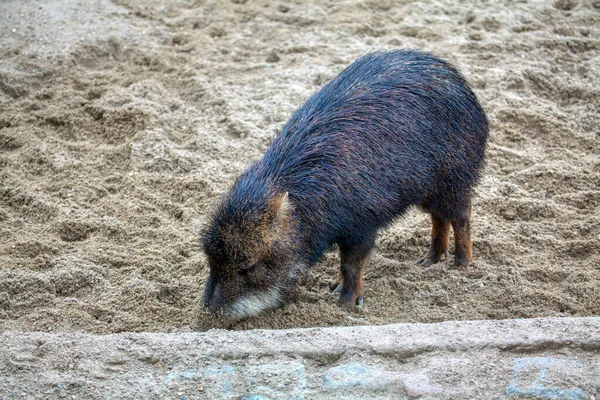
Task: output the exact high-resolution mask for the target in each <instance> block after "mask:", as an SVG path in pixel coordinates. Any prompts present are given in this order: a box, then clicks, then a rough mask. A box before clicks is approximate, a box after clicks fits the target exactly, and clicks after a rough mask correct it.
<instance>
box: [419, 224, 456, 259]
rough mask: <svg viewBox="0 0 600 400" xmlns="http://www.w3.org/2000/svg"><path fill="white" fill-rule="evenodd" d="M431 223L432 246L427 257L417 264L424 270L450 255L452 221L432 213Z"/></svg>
mask: <svg viewBox="0 0 600 400" xmlns="http://www.w3.org/2000/svg"><path fill="white" fill-rule="evenodd" d="M431 222H432V228H431V245H430V246H429V252H428V253H427V255H426V256H425V257H421V258H419V259H418V260H417V264H419V265H420V266H422V267H424V268H427V267H429V266H431V265H433V264H435V263H437V262H439V261H440V260H441V259H442V257H446V256H447V255H448V244H449V238H450V221H449V220H448V219H446V218H443V217H441V216H439V215H437V214H435V213H432V214H431Z"/></svg>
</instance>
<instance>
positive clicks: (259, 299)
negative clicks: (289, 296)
mask: <svg viewBox="0 0 600 400" xmlns="http://www.w3.org/2000/svg"><path fill="white" fill-rule="evenodd" d="M280 304H281V293H280V291H279V289H278V288H273V289H271V290H269V291H266V292H262V293H252V294H249V295H247V296H244V297H242V298H241V299H239V300H238V301H236V302H235V303H234V304H233V306H231V312H230V313H229V315H230V316H231V317H232V318H234V319H239V318H245V317H251V316H253V315H257V314H259V313H260V312H262V311H264V310H267V309H269V308H275V307H277V306H279V305H280Z"/></svg>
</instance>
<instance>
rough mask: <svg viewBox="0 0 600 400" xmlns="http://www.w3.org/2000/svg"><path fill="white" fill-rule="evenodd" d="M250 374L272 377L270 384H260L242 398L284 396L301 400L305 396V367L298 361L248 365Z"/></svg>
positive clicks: (251, 399) (262, 398) (249, 399)
mask: <svg viewBox="0 0 600 400" xmlns="http://www.w3.org/2000/svg"><path fill="white" fill-rule="evenodd" d="M248 369H249V370H250V375H252V376H255V377H258V379H259V380H260V377H261V376H262V377H263V378H264V377H270V378H272V381H273V384H272V386H267V385H260V386H257V387H255V388H254V390H253V391H252V393H251V394H249V395H247V396H246V397H244V398H243V399H247V400H264V399H272V398H277V399H280V398H285V399H290V400H302V399H304V398H305V396H306V367H305V366H304V364H302V363H300V362H291V363H274V364H264V365H258V366H255V367H249V368H248Z"/></svg>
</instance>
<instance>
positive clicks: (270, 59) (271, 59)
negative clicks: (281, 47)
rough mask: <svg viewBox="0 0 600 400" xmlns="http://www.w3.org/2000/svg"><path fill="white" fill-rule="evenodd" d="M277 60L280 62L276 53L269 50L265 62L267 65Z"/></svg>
mask: <svg viewBox="0 0 600 400" xmlns="http://www.w3.org/2000/svg"><path fill="white" fill-rule="evenodd" d="M279 60H281V57H279V54H277V51H275V50H271V51H270V52H269V55H268V56H267V58H266V60H265V61H266V62H268V63H276V62H278V61H279Z"/></svg>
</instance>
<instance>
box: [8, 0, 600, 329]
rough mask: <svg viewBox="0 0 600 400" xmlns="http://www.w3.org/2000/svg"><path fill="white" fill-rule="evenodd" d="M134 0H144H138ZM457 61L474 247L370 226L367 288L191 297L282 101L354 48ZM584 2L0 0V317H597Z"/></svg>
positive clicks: (321, 275) (364, 320)
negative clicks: (254, 304) (262, 299)
mask: <svg viewBox="0 0 600 400" xmlns="http://www.w3.org/2000/svg"><path fill="white" fill-rule="evenodd" d="M140 4H144V5H140ZM400 47H406V48H421V49H425V50H428V51H432V52H433V53H435V54H436V55H438V56H440V57H443V58H446V59H448V60H450V61H451V62H453V63H455V64H456V65H457V66H458V67H459V68H460V69H461V71H462V72H463V73H464V74H465V75H466V76H467V77H468V78H469V79H470V81H471V82H472V83H473V86H474V89H475V91H476V93H477V95H478V96H479V97H480V99H481V101H482V104H483V105H484V108H485V109H486V110H487V112H488V114H489V116H490V119H491V121H492V123H493V128H492V132H491V139H490V143H489V151H488V166H487V170H486V175H485V178H484V179H483V180H482V182H481V184H480V185H479V187H478V189H477V193H476V197H475V199H474V209H473V222H472V223H473V236H474V262H473V264H472V267H471V268H470V269H469V270H468V271H466V272H460V271H457V270H455V269H453V268H452V267H451V265H450V261H446V262H443V263H441V264H438V265H436V266H434V267H432V268H430V269H427V270H423V269H420V268H418V267H416V266H415V265H414V262H415V260H416V259H417V258H419V257H420V256H422V255H423V254H424V253H425V252H426V249H427V246H428V242H429V230H430V222H429V219H428V217H427V215H425V214H423V213H420V212H418V211H416V210H415V211H411V212H410V213H409V214H407V215H406V216H405V217H404V218H402V219H401V220H399V221H398V222H397V223H396V224H395V225H394V226H393V227H392V228H390V229H389V230H387V231H385V232H382V233H381V235H380V239H379V240H378V244H377V249H376V251H375V252H374V255H373V257H372V259H371V261H370V263H369V266H368V269H367V272H366V282H365V285H366V293H365V306H364V307H363V308H362V309H361V310H360V311H358V312H356V313H353V314H351V315H348V314H347V313H345V312H343V311H341V310H340V309H339V308H338V307H337V306H336V305H335V301H336V297H335V296H334V295H331V294H329V290H328V288H329V285H330V283H331V282H333V281H334V280H335V278H336V275H337V273H336V269H337V265H338V262H339V257H338V255H337V254H336V253H334V252H331V253H329V254H327V256H326V257H325V258H324V259H323V261H322V262H321V263H320V264H319V265H317V266H316V267H315V268H314V269H313V271H312V273H311V275H310V277H309V278H308V280H307V283H306V286H305V287H302V288H300V289H299V293H298V301H297V302H296V303H294V304H291V305H289V306H287V307H285V308H283V309H279V310H275V311H272V312H269V313H267V314H265V315H263V316H261V317H258V318H253V319H249V320H245V321H242V322H238V323H228V322H223V321H216V320H214V319H213V318H212V317H211V316H210V315H208V314H207V313H206V312H205V311H203V310H202V309H201V307H200V299H201V293H202V288H203V283H204V280H205V279H206V276H207V265H206V262H205V259H204V256H203V255H202V254H201V252H200V247H199V245H198V242H197V239H198V233H199V230H200V227H201V225H202V223H203V222H204V221H205V218H206V215H207V213H208V212H209V211H210V209H211V207H212V206H214V204H215V202H216V201H217V200H218V198H219V196H220V195H221V194H222V193H223V192H224V191H225V190H226V189H227V187H228V185H230V184H231V182H232V180H233V179H234V178H235V176H236V175H237V174H239V173H240V172H241V171H242V170H243V168H244V167H245V165H247V164H248V163H249V162H250V161H252V160H254V159H256V158H258V157H259V156H260V155H261V154H262V153H263V152H264V150H265V148H266V147H267V145H268V143H269V141H270V139H271V138H272V137H273V136H274V135H275V133H276V132H277V130H278V129H279V128H281V126H282V125H283V124H284V123H285V121H286V119H287V118H288V117H289V115H290V113H291V112H292V111H293V110H294V109H295V108H296V107H298V106H299V105H300V104H302V102H303V101H304V100H306V99H307V97H308V96H309V95H310V94H311V93H312V92H314V91H315V90H317V89H318V88H319V87H320V86H321V85H322V84H323V83H324V82H326V81H327V80H328V79H329V78H331V77H332V76H334V75H335V74H336V73H337V72H338V71H340V70H341V69H342V68H344V67H345V66H346V65H348V64H349V63H350V62H351V61H353V60H354V59H355V58H356V57H357V56H359V55H360V54H362V53H364V52H366V51H369V50H372V49H380V48H384V49H391V48H400ZM598 65H600V2H598V1H596V0H595V1H577V0H558V1H555V2H551V1H520V2H512V1H507V2H505V4H500V2H460V4H457V3H456V2H454V1H451V0H433V1H422V2H410V1H397V2H395V1H385V0H370V1H369V0H367V1H336V2H333V1H323V2H320V1H319V2H318V1H295V2H278V3H271V2H269V1H259V0H233V1H225V0H223V1H209V0H206V1H203V0H188V1H185V0H181V1H159V0H154V1H144V2H137V1H133V0H118V1H112V2H110V1H108V0H92V1H85V2H84V1H77V0H67V1H57V0H41V1H16V0H15V1H3V2H1V3H0V238H1V240H0V329H3V330H6V329H10V330H23V331H31V330H36V331H85V332H92V333H112V332H121V331H180V330H188V329H192V330H206V329H209V328H211V327H226V328H233V329H247V328H284V327H309V326H324V325H352V324H384V323H393V322H432V321H442V320H454V319H503V318H516V317H534V316H569V315H572V316H590V315H599V314H600V283H599V282H600V157H599V153H600V148H599V142H598V132H599V131H600V129H599V128H600V68H599V67H598Z"/></svg>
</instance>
